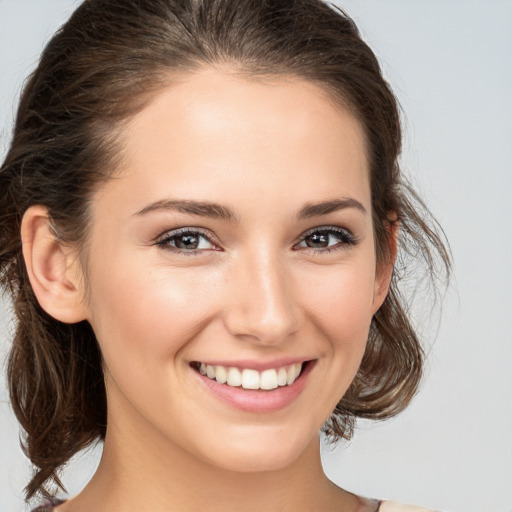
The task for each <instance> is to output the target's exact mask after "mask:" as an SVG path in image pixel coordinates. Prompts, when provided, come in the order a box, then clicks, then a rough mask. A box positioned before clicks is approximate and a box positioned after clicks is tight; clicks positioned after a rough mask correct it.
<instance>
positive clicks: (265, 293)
mask: <svg viewBox="0 0 512 512" xmlns="http://www.w3.org/2000/svg"><path fill="white" fill-rule="evenodd" d="M235 266H236V269H234V271H233V275H232V277H233V279H230V282H231V286H230V295H231V297H232V307H231V308H230V311H229V312H228V315H227V325H228V328H229V330H230V331H231V332H232V334H234V335H238V336H241V335H242V336H249V337H252V338H254V339H257V340H258V341H259V342H260V343H265V344H275V343H279V342H281V341H283V340H284V339H286V338H287V337H288V336H289V335H290V334H293V333H294V332H295V331H296V330H297V328H298V324H299V311H298V304H297V303H296V297H295V296H294V290H293V288H294V287H293V280H292V275H291V272H290V269H289V268H288V267H287V264H286V261H285V259H284V257H283V256H282V255H280V254H279V253H278V251H275V252H271V251H269V250H259V251H257V252H253V253H252V254H245V255H244V256H243V257H242V256H241V257H240V259H239V261H238V262H237V264H236V265H235Z"/></svg>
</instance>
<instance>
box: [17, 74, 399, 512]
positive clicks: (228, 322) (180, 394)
mask: <svg viewBox="0 0 512 512" xmlns="http://www.w3.org/2000/svg"><path fill="white" fill-rule="evenodd" d="M122 140H123V142H124V152H123V165H122V168H121V169H120V170H119V172H118V174H117V176H116V178H115V179H113V180H111V181H109V182H108V183H107V184H106V185H104V186H103V187H102V188H101V189H100V190H99V191H98V192H97V193H96V196H95V198H94V200H93V202H92V217H91V229H90V238H89V243H88V257H87V258H88V259H87V270H86V272H85V275H84V272H83V271H82V270H81V269H80V268H79V267H78V263H77V262H78V260H77V258H76V253H75V252H74V251H73V249H72V248H66V247H63V246H60V245H58V243H57V242H56V241H55V239H54V238H53V237H52V236H51V233H50V232H49V230H48V222H47V217H46V213H45V211H44V209H43V208H41V207H33V208H32V209H30V210H29V212H27V214H26V215H25V217H24V223H23V230H22V234H23V239H24V254H25V259H26V261H27V262H28V263H27V266H28V267H29V269H30V270H29V275H30V277H31V281H32V284H33V287H34V290H35V292H36V295H37V296H38V299H39V301H40V303H41V305H42V306H43V307H44V308H45V309H46V310H47V311H48V312H49V313H50V314H52V315H53V316H55V317H56V318H59V319H61V320H63V321H78V320H81V319H86V320H88V321H89V322H90V323H91V325H92V326H93V329H94V331H95V333H96V336H97V338H98V342H99V344H100V347H101V351H102V354H103V357H104V367H105V381H106V388H107V398H108V429H107V437H106V440H105V445H104V453H103V457H102V460H101V463H100V466H99V468H98V471H97V473H96V474H95V476H94V477H93V479H92V480H91V482H90V483H89V484H88V486H86V488H85V489H84V491H82V493H81V494H79V495H78V496H77V497H76V498H74V499H73V500H70V501H68V502H67V503H65V504H63V505H61V506H60V507H58V510H59V512H69V511H72V512H82V511H83V512H85V511H90V510H95V511H96V512H102V511H107V510H108V511H110V512H112V511H114V510H115V511H116V512H121V511H128V510H138V511H150V510H151V511H164V510H173V511H177V512H179V511H188V512H191V511H192V512H194V511H200V510H201V511H204V510H205V509H207V510H209V511H210V512H216V511H235V510H236V511H239V510H244V511H249V512H251V511H258V512H261V511H262V510H279V511H288V510H289V511H292V510H293V511H310V510H343V511H350V512H353V511H363V510H364V511H372V510H374V509H375V503H372V502H369V501H365V500H362V499H360V498H358V497H356V496H354V495H352V494H350V493H348V492H346V491H344V490H342V489H340V488H339V487H337V486H335V485H334V484H333V483H331V482H330V481H329V480H328V478H327V477H326V476H325V474H324V472H323V470H322V466H321V461H320V452H319V439H318V431H319V429H320V428H321V426H322V424H323V423H324V422H325V420H326V419H327V418H328V417H329V415H330V413H331V412H332V410H333V409H334V407H335V405H336V403H337V402H338V401H339V399H340V398H341V397H342V396H343V394H344V392H345V391H346V389H347V388H348V386H349V384H350V382H351V381H352V379H353V377H354V375H355V373H356V371H357V368H358V366H359V364H360V361H361V358H362V355H363V353H364V349H365V344H366V339H367V335H368V330H369V326H370V322H371V319H372V316H373V315H374V313H375V312H376V311H377V310H378V308H379V307H380V306H381V304H382V302H383V300H384V298H385V296H386V294H387V291H388V286H389V278H390V273H391V265H392V263H391V262H390V263H389V264H388V265H377V262H376V259H375V246H374V244H375V242H374V236H373V226H372V218H371V195H370V183H369V171H368V162H367V157H366V152H365V141H364V136H363V132H362V128H361V126H360V124H359V122H358V121H357V119H356V118H355V117H354V116H353V115H352V114H351V113H350V112H349V111H348V110H346V109H344V108H342V107H340V106H339V105H335V103H334V102H333V101H331V100H330V98H329V97H328V96H327V95H326V94H324V93H323V91H322V90H321V89H320V88H318V87H317V86H316V85H313V84H311V83H308V82H304V81H301V80H299V79H295V78H283V77H280V78H274V79H272V80H266V81H261V80H252V79H248V78H241V77H239V76H236V75H235V74H234V73H230V72H229V71H227V70H219V69H217V70H215V69H202V70H198V71H197V72H196V73H193V74H190V75H187V76H186V77H184V78H183V80H181V81H179V82H177V83H173V84H172V85H170V86H169V87H167V88H166V89H165V90H163V91H161V92H160V93H158V94H157V95H156V96H155V98H154V99H153V101H152V102H151V103H150V104H149V105H148V106H146V107H145V108H144V109H143V110H142V111H141V112H139V113H138V114H136V115H135V116H134V117H133V118H132V119H131V120H129V122H128V123H127V124H126V125H125V126H124V127H123V132H122ZM177 199H179V200H188V201H190V200H194V201H209V202H215V203H218V204H220V205H222V206H224V207H225V208H229V209H230V210H232V212H233V214H234V217H235V220H228V219H224V218H212V217H208V216H204V215H198V214H192V213H186V212H183V211H176V210H174V209H169V208H157V209H153V210H152V211H149V212H146V213H142V214H141V213H140V212H141V211H143V210H144V209H147V207H148V205H152V204H154V203H156V202H160V201H167V200H177ZM338 199H344V200H346V199H350V200H353V201H357V203H358V204H359V205H361V207H356V206H348V207H345V208H340V209H337V210H336V211H332V212H330V213H327V214H321V215H315V216H312V217H309V218H305V219H301V220H299V219H297V213H298V212H299V211H300V210H301V209H302V208H304V207H305V206H307V205H311V204H315V203H321V202H325V201H332V200H338ZM354 204H356V203H355V202H354ZM326 226H332V227H335V228H338V229H339V228H341V229H343V230H348V231H349V232H350V233H351V236H352V238H353V241H355V243H353V244H352V243H349V242H347V239H346V238H340V237H339V236H338V235H336V234H334V235H333V234H332V233H331V235H329V236H327V237H324V241H325V244H324V246H321V247H318V246H317V247H313V248H311V247H308V246H307V243H308V241H309V242H311V237H310V238H306V235H307V232H308V231H311V230H312V229H314V228H316V229H317V231H322V229H323V230H324V231H323V233H324V235H325V227H326ZM178 228H194V229H195V230H198V229H199V230H200V231H201V233H203V234H206V236H207V237H208V239H206V238H205V239H203V238H201V245H200V246H199V248H197V249H194V250H190V249H189V253H188V254H183V253H179V252H177V251H176V250H175V248H174V250H173V244H175V242H176V241H177V239H176V238H174V239H169V237H168V240H167V245H163V244H158V242H161V241H162V240H163V239H164V238H165V234H166V233H169V232H171V231H173V230H176V229H178ZM171 234H172V233H171ZM180 240H181V241H182V239H180ZM180 240H178V241H180ZM327 248H329V249H331V250H330V251H327ZM85 282H87V285H88V298H87V300H82V298H83V297H84V294H85V288H84V283H85ZM281 357H294V358H295V357H297V358H300V359H302V360H315V361H316V362H315V366H314V367H313V370H312V372H311V374H310V375H309V377H308V381H307V384H306V386H305V388H304V389H303V391H302V392H301V394H300V395H299V396H298V397H297V399H296V400H295V401H294V402H293V403H291V404H290V405H289V406H287V407H285V408H284V409H282V410H279V411H275V412H270V413H263V414H255V413H250V412H245V411H242V410H240V409H237V408H235V407H233V406H231V405H229V404H226V403H223V402H221V401H220V400H219V399H218V398H217V397H216V396H214V395H213V394H212V393H210V392H209V391H208V390H207V389H206V388H205V387H204V386H203V385H202V383H201V382H200V381H199V380H198V377H197V373H196V372H195V371H194V370H193V369H192V368H191V366H190V362H192V361H210V360H219V359H225V360H230V361H232V360H240V359H254V360H258V361H272V360H274V359H277V358H281ZM205 507H206V508H205Z"/></svg>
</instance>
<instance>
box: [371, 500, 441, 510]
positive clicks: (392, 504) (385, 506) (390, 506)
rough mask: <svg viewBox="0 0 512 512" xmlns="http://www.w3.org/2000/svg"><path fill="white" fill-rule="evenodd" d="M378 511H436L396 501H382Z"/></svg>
mask: <svg viewBox="0 0 512 512" xmlns="http://www.w3.org/2000/svg"><path fill="white" fill-rule="evenodd" d="M378 512H436V511H435V510H434V509H431V508H423V507H416V506H415V505H405V504H403V503H397V502H396V501H383V502H382V503H381V505H380V507H379V510H378Z"/></svg>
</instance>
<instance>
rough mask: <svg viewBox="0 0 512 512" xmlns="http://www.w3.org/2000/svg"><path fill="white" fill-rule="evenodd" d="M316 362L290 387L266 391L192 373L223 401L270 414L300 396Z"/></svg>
mask: <svg viewBox="0 0 512 512" xmlns="http://www.w3.org/2000/svg"><path fill="white" fill-rule="evenodd" d="M315 363H316V361H308V362H307V363H306V365H305V368H303V370H302V373H301V374H300V375H299V377H298V378H297V379H296V380H295V381H294V382H293V384H290V385H289V386H280V387H278V388H275V389H272V390H269V391H264V390H261V389H244V388H242V387H236V388H235V387H233V386H228V385H227V384H220V383H218V382H217V381H216V380H213V379H210V378H208V377H206V376H205V375H201V374H200V373H199V372H198V371H197V370H195V369H193V370H192V371H193V372H194V373H195V374H196V375H197V377H198V378H199V379H200V380H201V382H203V383H204V384H205V385H206V386H207V388H208V389H209V390H210V391H211V392H212V393H213V394H214V395H215V396H217V397H218V398H220V399H221V400H222V401H224V402H226V403H228V404H230V405H232V406H233V407H236V408H238V409H240V410H242V411H245V412H252V413H258V414H259V413H268V412H275V411H279V410H281V409H284V408H285V407H287V406H288V405H290V404H291V403H292V402H294V401H295V399H296V398H297V397H298V396H299V395H300V393H301V392H302V390H303V389H304V387H305V385H306V382H307V379H308V376H309V374H310V373H311V371H312V370H313V367H314V366H315Z"/></svg>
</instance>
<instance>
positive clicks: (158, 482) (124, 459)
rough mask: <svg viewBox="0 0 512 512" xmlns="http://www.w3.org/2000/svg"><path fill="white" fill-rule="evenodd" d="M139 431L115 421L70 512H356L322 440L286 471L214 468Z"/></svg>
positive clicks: (161, 440)
mask: <svg viewBox="0 0 512 512" xmlns="http://www.w3.org/2000/svg"><path fill="white" fill-rule="evenodd" d="M137 432H138V435H137V436H128V434H129V432H127V431H124V430H123V429H121V428H119V427H118V426H117V425H116V424H115V423H109V429H108V432H107V437H106V439H105V445H104V450H103V456H102V459H101V462H100V465H99V467H98V470H97V472H96V474H95V476H94V477H93V479H92V480H91V482H90V483H89V484H88V485H87V487H86V488H85V489H84V491H83V492H82V493H81V494H80V495H79V496H77V498H75V499H74V500H72V501H70V502H69V510H72V511H73V512H81V511H82V510H83V511H85V510H92V509H94V510H95V511H96V512H104V511H107V510H108V511H112V510H115V511H116V512H124V511H129V510H130V511H131V510H137V511H140V512H146V511H150V510H151V511H156V512H164V511H170V510H172V511H173V512H182V511H183V512H185V511H186V512H204V510H208V511H209V512H220V511H223V512H231V511H233V512H234V511H239V510H244V511H245V512H261V511H262V510H276V511H279V512H281V511H282V512H287V511H290V512H291V511H294V512H300V511H310V510H340V511H345V510H347V511H352V510H357V506H358V505H357V498H355V497H354V496H353V495H351V494H349V493H347V492H345V491H343V490H342V489H340V488H338V487H337V486H335V485H334V484H333V483H332V482H330V481H329V479H328V478H327V477H326V476H325V474H324V472H323V468H322V463H321V459H320V443H319V439H318V437H316V436H315V438H314V439H312V440H311V442H310V443H309V444H308V445H307V447H306V449H305V450H304V451H303V452H302V453H301V454H300V455H299V457H298V458H297V459H296V460H295V461H294V462H293V463H292V464H290V465H289V466H287V467H284V468H282V469H279V470H272V471H259V472H238V471H230V470H227V469H223V468H219V467H218V466H213V465H212V464H210V463H208V462H205V461H203V460H201V459H199V458H198V457H195V456H194V455H192V454H190V453H189V452H187V451H185V450H184V449H183V448H181V447H180V446H177V445H175V444H173V443H171V442H169V440H168V439H161V438H159V436H158V435H156V434H155V432H154V431H153V432H144V431H141V430H139V429H138V430H137ZM198 435H200V434H199V433H198ZM127 437H129V439H128V438H127ZM127 447H128V448H127ZM91 507H92V508H91ZM59 510H61V509H59ZM66 510H67V508H66V507H62V511H63V512H65V511H66Z"/></svg>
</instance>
